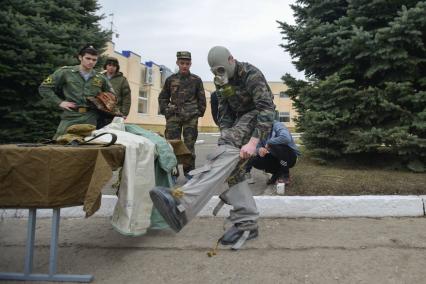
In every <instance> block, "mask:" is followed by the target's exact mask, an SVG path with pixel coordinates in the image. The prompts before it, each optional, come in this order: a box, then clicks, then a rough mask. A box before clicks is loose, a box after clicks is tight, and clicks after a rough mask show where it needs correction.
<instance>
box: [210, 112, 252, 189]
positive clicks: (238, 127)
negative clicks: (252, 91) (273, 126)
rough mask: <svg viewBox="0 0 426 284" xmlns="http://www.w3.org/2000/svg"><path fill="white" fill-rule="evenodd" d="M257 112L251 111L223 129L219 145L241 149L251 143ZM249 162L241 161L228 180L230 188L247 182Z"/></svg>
mask: <svg viewBox="0 0 426 284" xmlns="http://www.w3.org/2000/svg"><path fill="white" fill-rule="evenodd" d="M258 113H259V112H258V111H257V110H252V111H249V112H247V113H245V114H243V115H242V116H240V117H238V118H237V119H236V120H235V122H234V124H233V125H232V127H230V128H227V129H221V131H220V138H219V140H218V144H219V145H231V146H234V147H237V148H241V147H242V146H243V145H245V144H247V142H249V140H250V138H251V135H252V133H253V131H254V128H255V127H256V124H257V114H258ZM247 162H248V159H247V160H240V161H239V162H238V164H237V166H236V167H235V168H234V170H233V171H232V172H231V174H230V176H229V177H228V179H227V182H228V185H229V187H232V186H234V185H236V184H238V183H240V182H242V181H244V180H245V173H246V170H245V168H246V164H247Z"/></svg>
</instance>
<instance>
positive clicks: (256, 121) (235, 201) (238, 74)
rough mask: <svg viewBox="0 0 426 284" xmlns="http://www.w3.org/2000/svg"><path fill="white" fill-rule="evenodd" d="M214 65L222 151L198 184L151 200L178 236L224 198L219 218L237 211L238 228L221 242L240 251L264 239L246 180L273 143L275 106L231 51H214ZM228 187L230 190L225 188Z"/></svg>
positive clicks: (158, 192) (160, 192) (199, 173)
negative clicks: (254, 160)
mask: <svg viewBox="0 0 426 284" xmlns="http://www.w3.org/2000/svg"><path fill="white" fill-rule="evenodd" d="M208 63H209V65H210V67H211V71H212V72H213V74H214V75H215V77H214V83H215V85H216V89H217V91H216V92H217V95H218V100H219V111H218V112H219V115H218V121H219V128H220V138H219V140H218V144H219V147H218V148H217V149H215V151H214V152H213V153H211V154H210V155H209V156H208V157H207V162H206V164H205V165H204V166H203V167H201V168H198V169H195V170H194V171H192V172H191V174H193V175H194V178H193V179H192V180H190V181H189V182H188V183H186V184H185V185H183V186H182V187H181V188H175V189H167V188H161V187H157V188H154V189H153V190H151V192H150V195H151V199H152V200H153V202H154V205H155V207H156V208H157V209H158V210H159V212H160V213H161V215H162V216H163V217H164V219H165V220H166V221H167V223H168V224H169V225H170V227H171V228H172V229H174V230H175V231H180V230H181V229H182V228H183V227H184V226H185V225H186V224H187V223H189V221H190V220H191V219H193V218H194V217H195V216H196V215H197V213H198V212H199V211H200V210H201V209H202V208H203V207H204V206H205V204H206V203H207V202H208V201H209V200H210V198H211V197H212V196H213V195H219V196H220V200H221V201H220V203H219V204H218V206H216V208H215V209H214V210H213V214H214V215H216V214H217V212H218V211H219V210H220V208H221V207H222V205H223V204H224V203H227V204H230V205H231V206H232V207H233V208H232V210H231V211H230V215H229V217H228V220H229V221H230V222H231V223H232V226H231V227H230V228H228V230H226V231H225V233H224V235H223V236H222V237H221V238H220V239H219V242H220V243H221V244H223V245H232V249H239V248H240V247H241V246H242V245H243V244H244V243H245V241H247V240H249V239H253V238H255V237H257V235H258V226H257V219H258V218H259V212H258V210H257V207H256V202H255V200H254V198H253V195H252V193H251V190H250V188H249V186H248V183H247V181H246V180H245V165H246V163H247V161H248V160H249V158H250V157H252V156H254V155H256V146H257V144H258V143H259V140H260V139H262V140H263V139H266V138H267V137H268V135H269V132H270V131H271V127H272V123H273V120H274V115H275V105H274V103H273V95H272V93H271V90H270V88H269V86H268V84H267V82H266V79H265V77H264V76H263V74H262V72H260V70H259V69H257V68H256V67H254V66H253V65H251V64H249V63H243V62H238V61H237V60H235V59H234V58H233V56H232V55H231V53H230V52H229V51H228V49H226V48H225V47H222V46H215V47H213V48H211V49H210V51H209V54H208ZM224 182H227V184H228V188H226V187H225V186H223V183H224ZM211 255H214V252H212V254H211Z"/></svg>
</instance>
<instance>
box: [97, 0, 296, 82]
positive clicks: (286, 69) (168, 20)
mask: <svg viewBox="0 0 426 284" xmlns="http://www.w3.org/2000/svg"><path fill="white" fill-rule="evenodd" d="M294 2H295V0H198V1H197V0H179V1H178V0H174V1H172V0H157V1H147V0H139V1H138V0H126V1H117V0H98V3H99V5H100V6H101V8H100V10H99V11H98V13H99V14H104V15H105V16H106V18H105V19H104V20H102V21H101V26H102V27H103V28H105V29H110V27H111V24H110V22H111V20H112V22H113V31H114V32H115V33H117V34H119V37H118V38H116V37H115V36H114V37H113V42H114V43H115V50H116V51H118V52H121V51H122V50H131V51H132V52H134V53H136V54H138V55H140V56H141V58H142V63H144V62H145V61H153V62H155V63H156V64H158V65H165V66H167V67H169V68H170V69H171V70H172V71H176V68H177V66H176V52H177V51H180V50H187V51H190V52H191V53H192V67H191V72H192V73H194V74H197V75H198V76H200V77H201V79H202V80H203V81H211V80H212V79H213V75H212V74H211V72H210V67H209V65H208V63H207V54H208V51H209V50H210V48H211V47H213V46H216V45H222V46H225V47H226V48H228V49H229V50H230V52H231V53H232V55H233V56H234V58H235V59H237V60H238V61H242V62H249V63H251V64H253V65H255V66H256V67H258V68H259V69H260V70H261V71H262V72H263V74H264V75H265V77H266V79H267V80H268V81H280V80H281V77H282V76H283V75H284V74H285V73H290V74H292V75H293V76H294V77H296V78H299V79H303V78H304V76H303V73H300V72H297V70H296V68H295V67H294V65H293V64H292V63H291V60H292V59H291V57H290V55H289V54H288V53H287V52H286V51H285V50H284V49H283V48H282V47H280V46H279V44H282V43H283V40H282V35H281V34H280V31H281V29H279V28H278V23H277V22H276V21H277V20H279V21H281V22H286V23H290V24H294V19H293V11H292V10H291V8H290V6H289V5H290V4H292V3H294ZM110 14H113V16H109V15H110Z"/></svg>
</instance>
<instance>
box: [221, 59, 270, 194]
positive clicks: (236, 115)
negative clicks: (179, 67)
mask: <svg viewBox="0 0 426 284" xmlns="http://www.w3.org/2000/svg"><path fill="white" fill-rule="evenodd" d="M216 87H217V94H218V99H219V111H218V112H219V118H218V120H219V128H220V134H221V136H220V138H219V141H218V143H219V145H223V144H227V145H232V146H234V147H237V148H241V147H242V146H243V145H245V144H246V143H247V142H248V141H249V140H250V138H251V137H255V138H259V139H260V140H264V139H266V138H267V137H268V135H269V133H270V131H271V127H272V122H273V120H274V115H275V105H274V103H273V95H272V92H271V89H270V88H269V86H268V83H267V82H266V79H265V77H264V76H263V74H262V72H261V71H260V70H259V69H257V68H256V67H255V66H253V65H251V64H249V63H244V62H238V61H236V69H235V75H234V76H233V78H231V79H230V80H229V83H228V84H227V85H225V86H223V87H219V86H216ZM246 162H247V160H241V161H240V162H239V164H238V165H237V167H236V168H235V169H234V171H233V172H232V173H231V175H230V177H229V178H228V184H229V186H233V185H235V184H237V183H240V182H242V181H243V180H244V174H245V168H244V166H245V163H246Z"/></svg>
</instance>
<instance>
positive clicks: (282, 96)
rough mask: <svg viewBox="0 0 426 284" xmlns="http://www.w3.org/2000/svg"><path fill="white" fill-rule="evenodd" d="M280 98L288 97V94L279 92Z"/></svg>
mask: <svg viewBox="0 0 426 284" xmlns="http://www.w3.org/2000/svg"><path fill="white" fill-rule="evenodd" d="M280 98H281V99H288V95H287V94H286V92H280Z"/></svg>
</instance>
